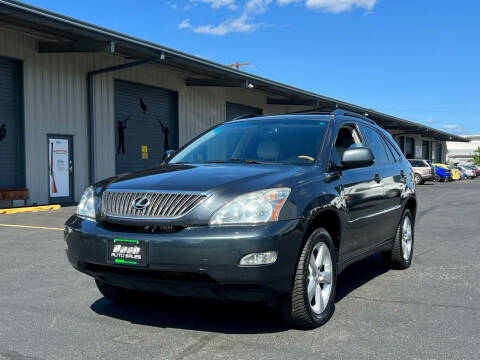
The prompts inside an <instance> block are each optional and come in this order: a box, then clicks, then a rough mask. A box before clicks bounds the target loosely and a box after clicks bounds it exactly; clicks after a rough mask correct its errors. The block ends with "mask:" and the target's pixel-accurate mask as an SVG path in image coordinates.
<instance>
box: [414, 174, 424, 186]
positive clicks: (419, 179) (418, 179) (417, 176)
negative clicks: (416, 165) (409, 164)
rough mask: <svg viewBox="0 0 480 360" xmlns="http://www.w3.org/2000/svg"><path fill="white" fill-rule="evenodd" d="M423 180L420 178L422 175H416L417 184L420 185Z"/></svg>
mask: <svg viewBox="0 0 480 360" xmlns="http://www.w3.org/2000/svg"><path fill="white" fill-rule="evenodd" d="M421 182H422V179H421V178H420V176H419V175H415V185H420V183H421Z"/></svg>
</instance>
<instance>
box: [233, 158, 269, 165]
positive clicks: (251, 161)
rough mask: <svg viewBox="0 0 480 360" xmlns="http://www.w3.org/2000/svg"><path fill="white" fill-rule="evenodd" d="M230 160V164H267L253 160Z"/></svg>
mask: <svg viewBox="0 0 480 360" xmlns="http://www.w3.org/2000/svg"><path fill="white" fill-rule="evenodd" d="M230 160H231V161H232V162H240V163H246V164H267V163H266V162H264V161H259V160H253V159H235V158H232V159H230Z"/></svg>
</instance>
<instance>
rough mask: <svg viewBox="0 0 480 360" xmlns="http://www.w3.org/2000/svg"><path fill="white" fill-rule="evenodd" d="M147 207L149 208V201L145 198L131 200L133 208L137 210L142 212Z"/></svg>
mask: <svg viewBox="0 0 480 360" xmlns="http://www.w3.org/2000/svg"><path fill="white" fill-rule="evenodd" d="M149 206H150V199H149V198H147V197H145V196H144V197H141V198H137V199H135V200H133V207H134V208H135V209H137V210H144V209H146V208H147V207H149Z"/></svg>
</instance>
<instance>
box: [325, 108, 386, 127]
mask: <svg viewBox="0 0 480 360" xmlns="http://www.w3.org/2000/svg"><path fill="white" fill-rule="evenodd" d="M330 114H331V115H334V116H341V115H344V116H351V117H356V118H359V119H362V120H365V121H368V122H369V123H370V124H374V125H377V123H376V122H375V121H373V120H372V119H369V118H368V117H366V116H365V115H362V114H359V113H356V112H353V111H348V110H343V109H337V110H333V111H332V112H331V113H330Z"/></svg>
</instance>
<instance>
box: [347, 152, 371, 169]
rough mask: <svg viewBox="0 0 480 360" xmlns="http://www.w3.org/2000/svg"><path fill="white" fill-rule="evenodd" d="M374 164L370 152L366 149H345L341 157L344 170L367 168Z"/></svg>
mask: <svg viewBox="0 0 480 360" xmlns="http://www.w3.org/2000/svg"><path fill="white" fill-rule="evenodd" d="M374 163H375V160H374V158H373V153H372V150H370V149H369V148H367V147H360V148H353V149H347V150H345V152H344V153H343V156H342V167H343V169H345V170H346V169H356V168H362V167H367V166H370V165H373V164H374Z"/></svg>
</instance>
